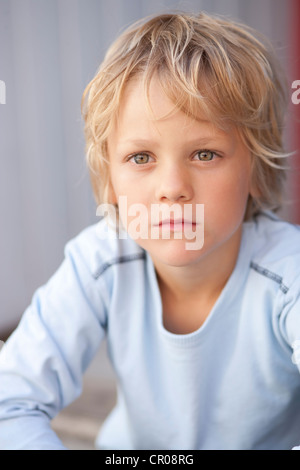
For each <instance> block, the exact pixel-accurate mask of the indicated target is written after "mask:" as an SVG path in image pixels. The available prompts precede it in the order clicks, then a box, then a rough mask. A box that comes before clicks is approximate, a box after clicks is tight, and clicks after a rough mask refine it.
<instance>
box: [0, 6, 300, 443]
mask: <svg viewBox="0 0 300 470" xmlns="http://www.w3.org/2000/svg"><path fill="white" fill-rule="evenodd" d="M256 36H257V35H256V33H253V32H251V30H250V29H249V28H247V27H246V26H242V25H239V24H237V23H234V22H230V21H228V20H224V19H221V18H217V17H212V16H209V15H206V14H200V15H195V16H191V15H185V14H176V15H171V14H170V15H162V16H159V17H155V18H152V19H150V20H148V21H146V22H143V23H141V24H138V25H134V26H133V27H132V28H130V29H129V30H127V31H125V33H123V34H122V36H121V37H120V38H119V39H118V40H117V41H116V42H115V44H114V45H113V46H112V47H111V49H110V50H109V51H108V54H107V56H106V58H105V60H104V62H103V64H102V65H101V67H100V69H99V71H98V73H97V75H96V77H95V78H94V79H93V81H92V82H91V83H90V85H89V86H88V88H87V90H86V92H85V94H84V101H83V113H84V118H85V123H86V127H85V134H86V141H87V158H88V163H89V167H90V170H91V177H92V184H93V188H94V191H95V195H96V199H97V202H98V204H100V205H101V204H103V203H106V204H107V206H105V207H108V208H109V207H110V208H114V209H115V211H116V217H115V222H116V223H117V230H116V231H114V229H113V227H110V228H109V229H107V225H106V220H105V218H104V219H102V220H101V222H100V223H99V224H97V226H94V227H90V228H88V229H86V230H85V231H84V232H83V233H81V234H80V235H79V236H78V237H77V238H76V239H74V240H73V241H71V242H70V243H69V244H68V245H67V247H66V253H65V260H64V262H63V264H62V266H61V267H60V269H59V270H58V271H57V273H56V274H55V275H54V276H53V277H52V278H51V279H50V281H49V282H48V284H47V285H46V286H44V287H42V288H41V289H39V290H38V291H37V292H36V293H35V296H34V297H33V300H32V304H31V306H30V307H29V308H28V310H27V311H26V312H25V314H24V316H23V318H22V320H21V322H20V325H19V327H18V328H17V330H16V332H15V333H14V334H13V335H12V336H11V338H10V339H9V340H8V342H7V343H6V344H5V346H4V348H3V350H2V351H1V355H0V380H1V389H0V406H1V408H0V410H1V411H0V419H1V421H0V446H1V448H12V449H62V448H63V445H62V444H61V442H60V441H59V440H58V438H57V437H56V436H55V434H54V433H53V432H52V430H51V428H50V424H49V422H50V420H51V419H52V418H53V417H54V416H55V415H56V414H57V413H58V412H59V410H61V409H62V408H63V407H65V406H67V405H68V404H69V403H70V402H71V401H72V400H74V399H75V398H76V397H77V396H78V395H79V394H80V391H81V380H82V375H83V372H84V371H85V369H86V368H87V366H88V364H89V363H90V361H91V359H92V358H93V356H94V354H95V352H96V351H97V349H98V347H99V344H100V342H101V340H102V338H103V337H104V336H106V337H107V342H108V349H109V355H110V359H111V362H112V366H113V368H114V370H115V373H116V378H117V381H118V401H117V405H116V407H115V409H114V410H113V412H112V413H111V415H110V416H109V418H108V419H107V421H106V422H105V424H104V426H103V428H102V429H101V433H100V435H99V438H98V442H97V445H98V447H99V448H101V449H291V448H293V447H294V446H296V445H297V444H298V443H299V438H300V436H299V424H298V423H299V419H300V407H299V399H300V377H299V371H298V368H297V366H299V361H298V360H297V357H298V356H299V342H300V319H299V293H300V285H299V279H300V268H299V266H300V254H299V242H300V233H299V228H298V227H295V226H293V225H291V224H288V223H285V222H283V221H281V220H280V219H279V218H277V217H276V216H275V215H274V214H273V212H271V210H276V209H277V208H278V207H279V206H280V200H281V194H282V187H283V182H284V167H285V163H284V162H285V160H284V157H285V156H286V155H285V154H284V152H283V148H282V129H283V116H284V108H285V104H286V95H285V91H284V87H283V86H282V84H281V79H280V76H279V68H278V66H277V65H276V62H275V60H274V58H273V55H272V53H271V52H270V51H269V49H268V48H267V47H266V46H264V45H263V43H262V42H260V41H258V40H257V39H256ZM124 201H125V202H126V204H124ZM186 208H188V209H189V211H185V209H186ZM203 208H204V211H203V210H201V209H203ZM198 209H200V210H199V211H198ZM138 210H140V214H141V216H140V217H139V218H138V223H136V220H137V218H136V215H137V212H138ZM155 210H156V212H155ZM108 212H109V211H108ZM110 212H113V211H110ZM203 215H204V217H203ZM109 224H110V222H109ZM116 234H117V236H113V235H116ZM124 234H127V235H128V236H125V235H124ZM154 234H155V236H154ZM192 237H194V238H196V239H197V240H196V241H197V242H198V244H197V243H196V246H191V244H190V243H191V240H192ZM297 348H298V349H297Z"/></svg>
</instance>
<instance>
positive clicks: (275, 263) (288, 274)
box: [249, 212, 300, 291]
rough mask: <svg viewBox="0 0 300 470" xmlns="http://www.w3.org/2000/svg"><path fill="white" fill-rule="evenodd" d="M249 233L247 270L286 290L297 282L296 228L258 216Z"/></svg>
mask: <svg viewBox="0 0 300 470" xmlns="http://www.w3.org/2000/svg"><path fill="white" fill-rule="evenodd" d="M249 231H250V232H251V237H252V240H253V251H252V257H251V268H252V269H254V270H255V271H256V272H257V273H258V274H260V275H262V276H265V277H269V278H270V279H273V281H274V282H277V284H278V285H280V287H281V289H282V290H283V291H284V290H288V289H289V288H290V287H291V286H292V285H293V284H294V282H295V280H297V279H299V278H300V227H299V226H298V225H294V224H291V223H289V222H286V221H284V220H282V219H280V218H279V217H277V216H276V215H274V214H273V213H271V212H262V213H261V214H260V215H258V216H257V217H256V218H255V219H254V220H253V222H251V224H250V227H249Z"/></svg>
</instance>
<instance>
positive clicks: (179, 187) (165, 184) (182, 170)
mask: <svg viewBox="0 0 300 470" xmlns="http://www.w3.org/2000/svg"><path fill="white" fill-rule="evenodd" d="M156 177H157V179H156V194H155V195H156V199H157V200H159V201H162V202H167V201H170V202H178V201H180V202H187V201H189V200H191V199H192V197H193V186H192V181H191V175H190V173H189V171H188V169H187V168H186V167H185V165H184V164H180V163H176V162H172V163H168V164H165V165H163V166H162V167H161V168H160V169H159V171H158V174H156Z"/></svg>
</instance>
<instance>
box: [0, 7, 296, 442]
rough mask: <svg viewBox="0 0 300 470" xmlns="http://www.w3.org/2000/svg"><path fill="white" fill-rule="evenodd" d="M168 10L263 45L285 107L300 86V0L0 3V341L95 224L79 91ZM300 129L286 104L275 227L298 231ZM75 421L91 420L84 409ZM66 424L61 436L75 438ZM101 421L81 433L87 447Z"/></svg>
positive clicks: (95, 369)
mask: <svg viewBox="0 0 300 470" xmlns="http://www.w3.org/2000/svg"><path fill="white" fill-rule="evenodd" d="M174 10H184V11H190V12H200V11H201V10H204V11H207V12H212V13H217V14H224V15H227V16H229V17H233V18H236V19H239V20H241V21H243V22H246V23H247V24H249V25H250V26H252V27H254V28H256V29H257V30H259V31H260V32H262V33H263V34H265V35H266V36H267V37H268V38H269V39H271V41H272V42H273V44H274V46H275V48H276V50H277V53H278V56H279V58H280V60H281V61H282V64H283V66H284V68H285V70H286V74H287V78H288V83H289V84H290V89H291V93H290V94H291V96H292V93H293V91H294V90H292V83H293V82H294V81H295V80H300V60H299V58H300V57H299V56H300V34H299V32H298V22H299V20H300V1H299V0H251V1H248V0H190V1H188V0H187V1H172V0H151V1H149V0H0V80H1V81H2V82H4V83H5V104H4V103H3V101H4V100H3V87H2V99H0V162H1V166H0V224H1V228H0V340H5V339H6V338H7V335H8V334H9V333H10V331H11V330H12V329H13V328H14V327H15V326H16V324H17V323H18V321H19V319H20V316H21V315H22V313H23V311H24V310H25V308H26V307H27V305H28V304H29V302H30V300H31V297H32V295H33V293H34V291H35V289H37V288H38V287H39V286H40V285H42V284H43V283H44V282H46V281H47V280H48V278H49V277H50V276H51V275H52V274H53V272H54V271H55V270H56V269H57V267H58V266H59V264H60V263H61V261H62V259H63V249H64V246H65V244H66V242H67V241H68V240H69V239H70V238H72V237H73V236H75V235H76V234H77V233H78V232H79V231H80V230H82V229H83V228H85V227H86V226H87V225H89V224H91V223H94V222H96V221H97V218H96V205H95V202H94V200H93V196H92V191H91V188H90V183H89V176H88V172H87V169H86V166H85V156H84V138H83V123H82V119H81V113H80V101H81V96H82V93H83V90H84V88H85V86H86V85H87V84H88V82H89V81H90V80H91V79H92V78H93V76H94V74H95V72H96V70H97V68H98V66H99V64H100V62H101V60H102V58H103V56H104V54H105V51H106V49H107V47H108V46H109V45H110V43H111V42H112V41H113V40H114V39H115V38H116V37H117V36H118V35H119V33H120V32H121V31H122V30H123V29H124V28H125V27H126V26H128V25H129V24H131V23H132V22H133V21H136V20H138V19H140V18H141V17H144V16H146V15H153V14H158V13H162V12H169V11H174ZM0 83H1V82H0ZM299 98H300V93H299ZM299 118H300V104H299V105H296V104H293V103H292V101H291V103H290V109H289V114H288V122H287V130H286V134H285V140H286V147H287V150H288V151H293V150H295V151H296V153H295V156H294V157H293V159H292V160H291V164H292V171H290V173H289V177H288V182H287V203H286V205H285V207H284V208H283V211H282V216H283V217H284V218H285V219H286V220H289V221H291V222H294V223H300V190H299V187H300V171H299V167H300V165H299V163H298V162H299V154H297V151H298V150H299V148H300V138H299V135H300V132H299V131H300V125H299ZM103 356H104V354H102V351H100V352H99V357H97V358H96V359H95V362H94V363H93V364H92V365H91V368H90V370H89V373H90V376H89V377H92V380H95V381H97V380H98V379H101V380H102V379H103V378H104V381H103V380H102V382H101V383H103V384H104V383H105V384H108V387H107V388H105V387H106V385H103V387H104V388H102V390H104V392H103V393H104V395H103V396H102V398H101V397H100V395H99V393H100V392H95V391H94V388H93V387H92V388H89V385H87V390H88V391H87V396H88V402H89V403H93V404H94V403H95V402H97V400H98V401H99V402H101V403H102V404H103V403H105V406H104V409H103V410H100V411H99V415H96V418H97V420H98V421H99V422H100V421H101V420H102V418H103V413H104V414H105V413H106V409H107V408H109V407H110V406H112V403H113V400H114V395H113V392H111V390H112V389H111V385H112V384H113V377H112V376H111V373H110V369H109V365H108V363H106V362H105V361H106V359H105V358H103ZM88 383H90V382H88ZM100 398H101V400H100ZM78 410H79V411H78ZM74 412H75V413H76V412H78V413H79V412H80V413H81V419H84V418H83V416H85V417H86V418H87V416H88V409H87V408H85V405H84V403H83V402H81V404H79V405H78V406H77V409H76V408H74ZM72 416H74V415H72V414H71V413H70V414H69V415H68V417H67V418H66V421H65V422H62V421H61V424H60V425H61V428H59V429H60V430H66V429H67V430H68V429H69V430H70V428H72V427H73V428H74V426H72V423H73V421H72V419H73V418H72ZM68 419H69V421H68ZM87 419H89V418H87ZM98 421H96V422H95V421H90V422H89V423H90V428H89V429H90V431H89V432H87V434H88V439H90V438H91V437H92V435H94V433H95V432H96V428H97V426H98V424H97V423H98ZM91 423H92V424H91ZM91 426H92V429H93V431H91ZM75 427H76V426H75ZM83 428H84V426H83V427H82V429H83ZM87 428H88V427H86V428H85V429H87ZM79 437H80V436H79ZM81 437H82V436H81ZM67 438H68V437H66V439H67ZM78 445H79V444H78ZM80 445H82V444H80ZM89 445H90V444H89ZM74 446H75V447H76V446H77V444H74Z"/></svg>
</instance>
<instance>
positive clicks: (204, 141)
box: [121, 136, 223, 146]
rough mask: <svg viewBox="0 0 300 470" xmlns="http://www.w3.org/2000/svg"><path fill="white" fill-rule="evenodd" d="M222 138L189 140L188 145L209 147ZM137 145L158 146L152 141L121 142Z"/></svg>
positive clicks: (132, 140) (133, 140)
mask: <svg viewBox="0 0 300 470" xmlns="http://www.w3.org/2000/svg"><path fill="white" fill-rule="evenodd" d="M221 139H222V136H206V137H198V138H197V137H196V138H195V139H191V140H187V141H186V143H187V144H189V145H208V144H212V143H214V142H215V141H216V140H218V141H219V140H221ZM222 140H223V139H222ZM128 144H130V145H136V146H147V145H149V144H151V145H153V144H154V145H157V142H156V141H153V140H151V139H126V140H124V141H122V142H121V145H128Z"/></svg>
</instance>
